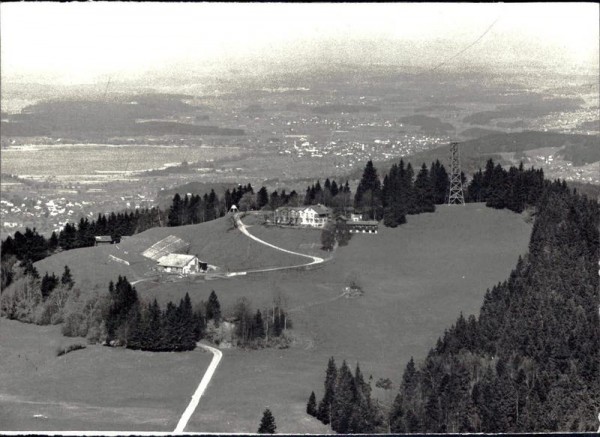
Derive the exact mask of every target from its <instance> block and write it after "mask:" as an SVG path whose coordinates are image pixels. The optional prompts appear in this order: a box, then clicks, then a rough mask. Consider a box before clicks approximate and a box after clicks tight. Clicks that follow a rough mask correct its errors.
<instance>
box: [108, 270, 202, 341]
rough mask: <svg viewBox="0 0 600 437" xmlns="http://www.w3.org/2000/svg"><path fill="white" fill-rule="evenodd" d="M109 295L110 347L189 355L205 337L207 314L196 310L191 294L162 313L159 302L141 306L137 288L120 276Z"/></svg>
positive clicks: (110, 286)
mask: <svg viewBox="0 0 600 437" xmlns="http://www.w3.org/2000/svg"><path fill="white" fill-rule="evenodd" d="M108 295H109V304H108V308H107V311H106V312H105V318H104V323H105V326H106V341H105V343H106V344H110V345H125V346H126V347H127V348H129V349H141V350H146V351H188V350H193V349H194V348H195V347H196V342H198V341H199V340H200V339H201V338H202V337H203V334H204V328H205V323H206V321H205V318H204V315H203V312H202V311H201V310H200V308H197V309H196V310H194V309H193V308H192V302H191V300H190V296H189V294H187V293H186V294H185V297H184V298H183V299H181V300H180V301H179V305H175V304H173V302H169V303H167V305H166V308H165V309H164V310H162V309H161V308H160V307H159V305H158V302H157V301H156V299H154V301H153V302H152V303H143V302H141V301H140V299H139V296H138V294H137V291H136V289H135V287H133V286H132V285H131V284H130V283H129V281H128V280H127V278H126V277H121V276H119V278H118V280H117V282H116V283H113V282H112V281H111V282H110V284H109V286H108Z"/></svg>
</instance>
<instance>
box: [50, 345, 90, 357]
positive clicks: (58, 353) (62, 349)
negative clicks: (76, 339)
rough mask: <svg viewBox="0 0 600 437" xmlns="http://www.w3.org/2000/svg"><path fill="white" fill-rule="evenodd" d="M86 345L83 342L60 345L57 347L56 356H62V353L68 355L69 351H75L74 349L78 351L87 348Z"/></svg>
mask: <svg viewBox="0 0 600 437" xmlns="http://www.w3.org/2000/svg"><path fill="white" fill-rule="evenodd" d="M85 348H86V346H85V344H82V343H74V344H70V345H69V346H59V347H58V348H57V349H56V356H57V357H60V356H61V355H66V354H68V353H69V352H73V351H77V350H80V349H85Z"/></svg>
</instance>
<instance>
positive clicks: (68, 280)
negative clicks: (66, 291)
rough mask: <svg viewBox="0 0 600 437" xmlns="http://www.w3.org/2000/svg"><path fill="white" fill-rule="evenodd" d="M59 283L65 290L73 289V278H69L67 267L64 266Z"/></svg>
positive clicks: (69, 273)
mask: <svg viewBox="0 0 600 437" xmlns="http://www.w3.org/2000/svg"><path fill="white" fill-rule="evenodd" d="M60 283H61V284H63V285H64V286H65V287H67V288H72V287H73V284H74V282H73V277H72V276H71V269H69V266H65V270H64V271H63V274H62V276H61V278H60Z"/></svg>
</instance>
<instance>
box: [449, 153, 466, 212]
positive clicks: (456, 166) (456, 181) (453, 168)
mask: <svg viewBox="0 0 600 437" xmlns="http://www.w3.org/2000/svg"><path fill="white" fill-rule="evenodd" d="M464 204H465V197H464V195H463V187H462V177H461V171H460V155H459V152H458V143H456V142H453V143H450V195H449V196H448V205H464Z"/></svg>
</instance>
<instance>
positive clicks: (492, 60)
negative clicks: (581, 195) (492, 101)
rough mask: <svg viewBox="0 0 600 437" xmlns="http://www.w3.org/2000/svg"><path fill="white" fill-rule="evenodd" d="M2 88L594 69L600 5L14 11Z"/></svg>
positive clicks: (5, 29) (91, 6) (8, 22)
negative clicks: (294, 72)
mask: <svg viewBox="0 0 600 437" xmlns="http://www.w3.org/2000/svg"><path fill="white" fill-rule="evenodd" d="M1 8H2V9H1V12H2V14H1V39H2V43H1V50H2V58H1V60H2V65H1V67H2V79H3V82H28V81H32V82H39V83H46V84H63V85H72V84H85V83H96V82H102V81H106V79H107V77H111V78H112V80H115V81H118V80H125V81H126V80H131V79H135V78H136V77H137V76H140V75H145V74H149V73H150V74H178V73H179V72H182V73H183V72H190V71H191V72H215V71H228V70H234V69H241V70H246V71H253V72H255V73H256V74H260V72H261V71H262V70H272V69H273V68H280V69H281V70H283V71H285V70H289V69H293V67H294V66H300V65H314V66H315V67H321V66H327V65H330V64H332V63H354V64H357V65H365V66H370V65H375V64H386V65H396V66H407V67H411V68H416V69H422V70H424V71H426V70H427V69H435V68H436V67H437V68H440V69H447V70H456V69H466V70H467V71H468V69H469V68H473V69H477V68H482V67H485V68H490V69H498V70H509V71H510V70H513V71H515V72H518V71H520V70H522V69H525V68H531V67H541V68H544V69H549V70H551V71H555V72H556V73H570V72H577V73H590V72H591V73H596V72H597V70H598V62H599V57H598V52H599V49H598V28H599V24H598V19H597V18H598V11H599V6H598V4H592V3H576V4H572V3H571V4H567V3H522V4H499V3H487V4H459V3H450V4H442V3H437V4H431V3H429V4H428V3H417V4H415V3H413V4H406V3H385V4H352V3H345V4H331V3H320V4H283V3H270V4H269V3H247V4H224V3H196V4H186V3H170V4H169V3H106V2H104V3H48V2H46V3H9V4H2V5H1Z"/></svg>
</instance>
